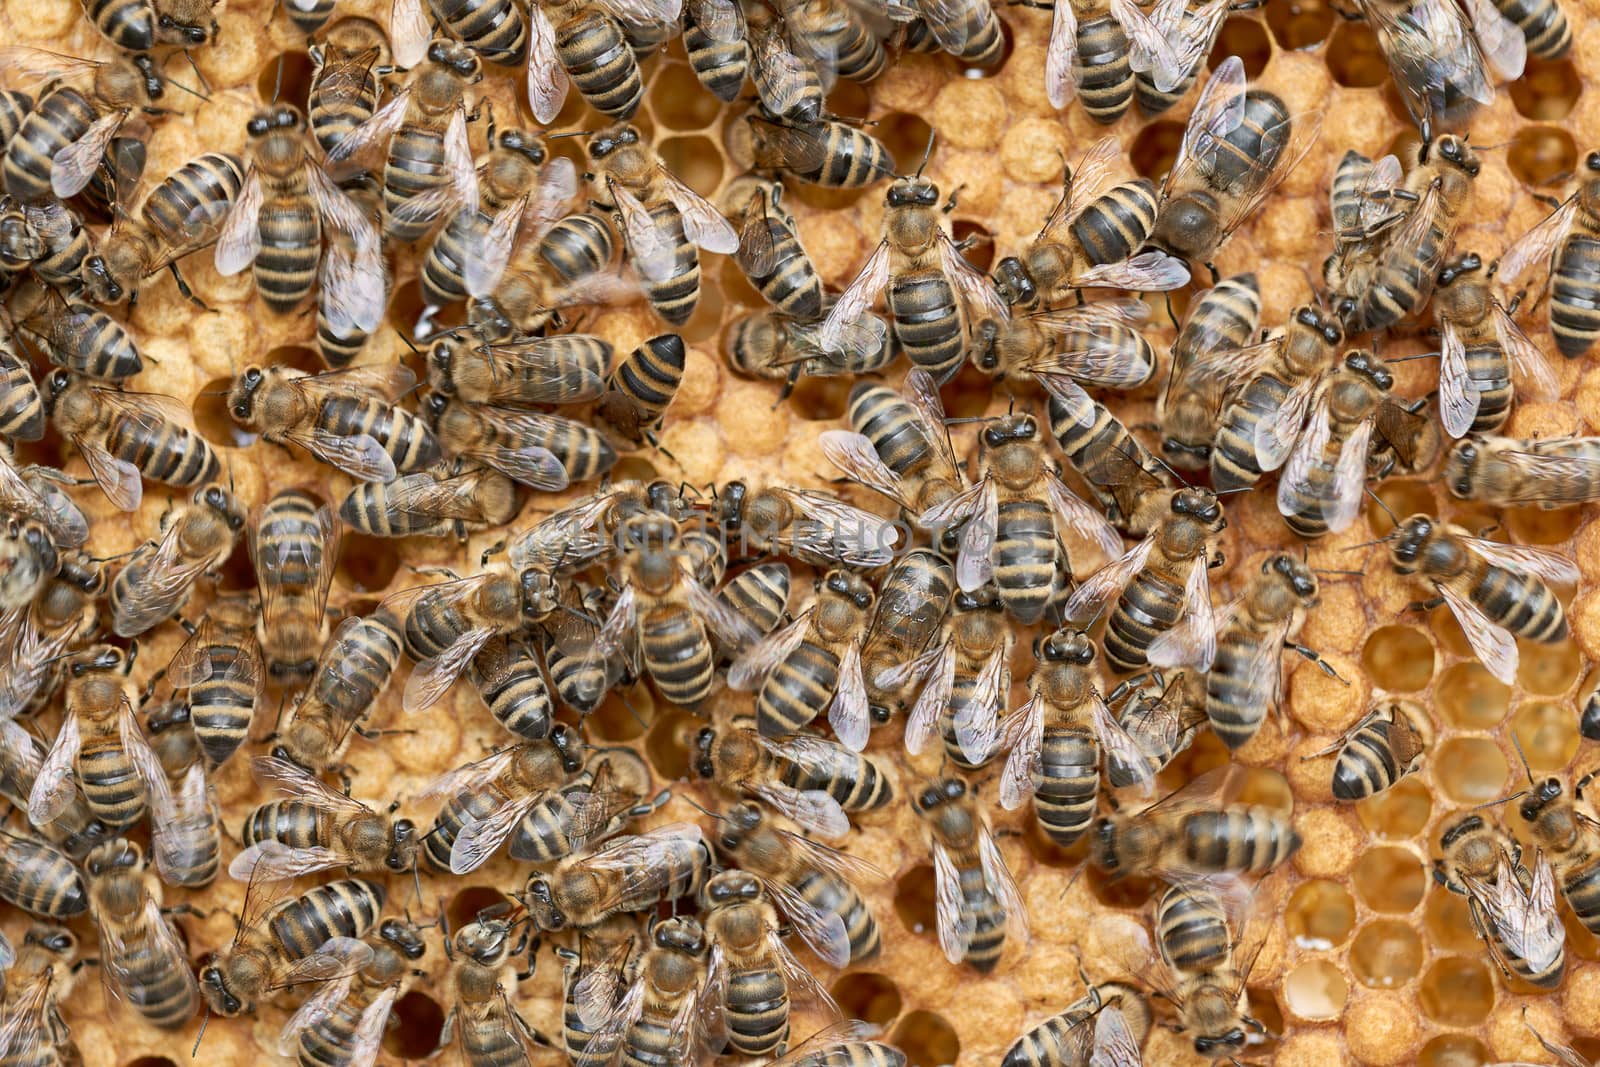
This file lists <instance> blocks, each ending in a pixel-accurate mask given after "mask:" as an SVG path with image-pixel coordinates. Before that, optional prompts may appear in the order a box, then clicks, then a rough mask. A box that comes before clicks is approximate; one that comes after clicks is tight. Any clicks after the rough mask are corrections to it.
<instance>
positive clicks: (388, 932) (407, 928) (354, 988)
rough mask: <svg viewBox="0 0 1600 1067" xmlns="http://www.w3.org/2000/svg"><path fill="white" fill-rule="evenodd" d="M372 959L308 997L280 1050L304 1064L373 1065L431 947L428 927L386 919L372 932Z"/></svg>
mask: <svg viewBox="0 0 1600 1067" xmlns="http://www.w3.org/2000/svg"><path fill="white" fill-rule="evenodd" d="M366 941H367V944H368V945H369V946H370V947H371V948H372V961H371V962H370V963H368V964H367V965H366V966H365V967H363V968H361V971H360V972H359V973H358V974H355V975H346V976H345V977H343V978H336V979H334V980H333V981H331V982H325V983H323V985H322V986H320V987H319V988H318V989H317V991H316V992H315V993H313V994H312V995H311V996H309V997H307V998H306V1000H305V1003H303V1004H302V1005H301V1006H300V1008H299V1010H298V1011H296V1012H295V1013H294V1015H293V1016H291V1017H290V1019H289V1021H288V1022H287V1023H285V1024H284V1027H283V1030H282V1031H281V1032H280V1033H279V1035H278V1054H279V1055H281V1056H285V1057H287V1056H295V1057H296V1058H297V1059H298V1061H299V1063H300V1067H318V1065H324V1067H371V1065H372V1064H373V1063H374V1062H376V1059H377V1055H378V1049H379V1044H380V1042H381V1040H382V1038H383V1035H384V1024H386V1023H387V1022H388V1021H389V1012H390V1009H392V1008H393V1007H394V1003H395V1001H396V1000H397V999H399V997H400V994H401V993H402V992H403V991H404V990H405V989H406V987H407V986H409V985H410V979H412V978H413V977H420V976H421V975H422V973H423V972H421V971H419V970H417V969H416V968H414V967H412V966H410V964H413V963H414V962H415V961H417V960H419V959H421V958H422V956H423V955H424V954H425V953H426V951H427V942H425V941H423V939H422V931H421V930H419V929H417V927H416V924H414V923H412V922H410V921H409V920H402V919H393V918H391V919H385V920H383V921H382V922H381V923H379V924H378V933H377V935H376V936H373V935H371V934H369V935H367V939H366Z"/></svg>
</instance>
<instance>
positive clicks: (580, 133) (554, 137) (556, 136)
mask: <svg viewBox="0 0 1600 1067" xmlns="http://www.w3.org/2000/svg"><path fill="white" fill-rule="evenodd" d="M593 133H594V131H593V130H573V131H572V132H571V133H552V134H547V135H546V136H545V140H546V141H559V140H562V139H563V138H567V137H588V136H591V135H592V134H593Z"/></svg>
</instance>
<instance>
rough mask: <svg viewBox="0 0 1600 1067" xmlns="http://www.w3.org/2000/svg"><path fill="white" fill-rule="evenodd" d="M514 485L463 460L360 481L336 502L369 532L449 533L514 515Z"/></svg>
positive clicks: (345, 517)
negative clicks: (389, 477) (387, 478)
mask: <svg viewBox="0 0 1600 1067" xmlns="http://www.w3.org/2000/svg"><path fill="white" fill-rule="evenodd" d="M516 513H517V490H516V487H515V485H514V484H513V483H512V481H511V479H510V478H507V477H506V476H505V475H503V474H501V473H500V472H499V471H495V470H488V469H486V468H480V469H473V468H471V467H469V466H467V465H466V464H464V463H456V464H450V465H448V466H441V467H435V468H434V469H433V470H431V471H425V472H422V473H419V474H402V475H399V476H398V477H396V478H395V480H394V481H392V482H361V483H360V484H358V485H356V487H355V488H353V489H351V490H350V492H349V493H347V494H346V495H345V498H344V499H343V500H341V501H340V502H339V518H340V520H341V521H342V522H343V523H344V524H345V525H346V526H348V527H350V528H351V529H352V530H355V531H356V532H357V533H363V534H366V535H367V536H368V537H453V538H455V539H456V540H457V541H460V542H465V541H466V539H467V535H468V534H469V533H471V532H472V531H474V530H486V529H490V528H492V527H496V526H504V525H505V524H507V523H509V522H510V521H511V520H512V519H514V518H515V517H516Z"/></svg>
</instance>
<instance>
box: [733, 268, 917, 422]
mask: <svg viewBox="0 0 1600 1067" xmlns="http://www.w3.org/2000/svg"><path fill="white" fill-rule="evenodd" d="M833 302H834V301H833V297H832V296H825V297H823V300H822V309H823V311H827V310H828V309H829V308H831V307H832V306H833ZM821 333H822V325H821V323H818V322H796V321H794V320H792V319H789V318H787V317H785V316H784V315H781V314H779V313H778V312H776V311H751V312H747V313H745V314H743V315H741V316H739V317H738V318H736V319H734V320H733V321H732V322H730V323H728V325H727V328H726V329H725V330H724V331H723V348H724V350H725V351H726V352H727V353H728V356H729V358H730V359H731V361H732V364H733V369H734V370H736V371H739V372H741V373H744V374H748V375H750V376H752V377H755V378H766V379H769V380H771V381H781V382H783V389H782V390H781V391H780V392H779V394H778V399H779V401H780V402H781V401H783V400H787V399H788V398H789V395H790V393H792V392H793V391H794V387H795V385H796V384H797V383H798V382H799V380H800V378H801V377H802V376H806V377H812V378H833V377H840V376H843V375H847V374H850V375H854V374H870V373H871V372H873V371H877V370H882V369H883V368H884V367H886V366H888V365H889V363H890V361H891V360H893V359H894V357H895V356H896V354H897V353H896V351H895V348H894V346H893V345H891V344H890V343H889V327H888V325H887V324H886V323H885V322H884V321H883V320H882V319H881V318H879V317H878V316H877V315H873V314H870V313H869V314H866V315H863V316H862V317H861V318H860V319H858V320H856V322H855V323H854V324H852V325H851V326H850V327H849V328H848V329H847V330H846V331H845V334H846V336H847V337H848V338H849V340H847V341H846V342H845V344H844V346H843V349H844V350H843V351H828V350H826V349H824V348H823V347H822V340H821ZM879 388H884V387H882V386H879ZM830 432H831V431H830Z"/></svg>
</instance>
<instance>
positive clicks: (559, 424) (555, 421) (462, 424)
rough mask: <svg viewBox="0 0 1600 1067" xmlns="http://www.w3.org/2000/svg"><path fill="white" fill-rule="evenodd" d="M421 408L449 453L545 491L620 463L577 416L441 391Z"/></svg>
mask: <svg viewBox="0 0 1600 1067" xmlns="http://www.w3.org/2000/svg"><path fill="white" fill-rule="evenodd" d="M422 411H423V413H424V416H425V418H426V419H427V420H428V425H429V426H431V428H432V431H433V434H434V436H435V437H437V439H438V442H439V445H440V447H441V448H442V449H443V450H444V451H445V452H446V453H447V454H449V455H450V456H452V457H454V458H458V459H462V460H466V461H468V462H471V463H476V464H480V465H482V466H485V467H490V468H492V469H494V470H497V471H499V472H500V473H501V474H504V475H505V476H506V477H508V478H511V479H513V480H514V481H518V482H521V483H522V484H523V485H527V486H530V487H532V488H534V489H539V490H542V491H545V492H557V491H559V490H562V489H565V488H566V487H567V486H568V485H570V484H571V483H573V482H583V481H589V480H591V479H594V478H598V477H600V476H601V475H602V474H604V473H605V472H606V471H609V470H610V469H611V468H612V467H614V466H615V465H616V463H617V458H618V457H617V452H616V450H615V449H614V448H612V447H611V445H610V444H608V443H607V442H606V439H605V438H604V437H602V436H601V435H600V432H599V431H598V430H596V429H595V428H594V427H592V426H590V425H588V424H586V423H582V422H579V421H577V420H575V419H569V418H565V417H563V416H560V415H545V414H542V413H539V412H533V411H513V410H510V409H508V408H496V407H489V406H488V405H476V404H472V403H469V402H467V401H464V400H462V399H460V398H459V397H449V396H445V395H444V394H442V393H429V394H427V395H426V396H425V397H424V398H423V400H422Z"/></svg>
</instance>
